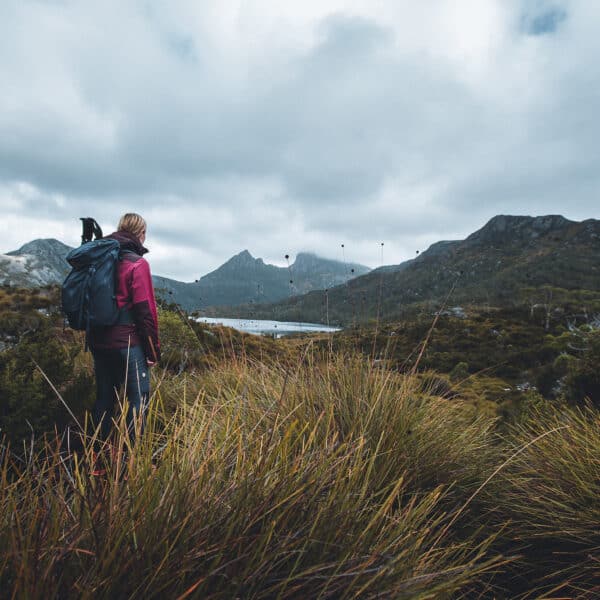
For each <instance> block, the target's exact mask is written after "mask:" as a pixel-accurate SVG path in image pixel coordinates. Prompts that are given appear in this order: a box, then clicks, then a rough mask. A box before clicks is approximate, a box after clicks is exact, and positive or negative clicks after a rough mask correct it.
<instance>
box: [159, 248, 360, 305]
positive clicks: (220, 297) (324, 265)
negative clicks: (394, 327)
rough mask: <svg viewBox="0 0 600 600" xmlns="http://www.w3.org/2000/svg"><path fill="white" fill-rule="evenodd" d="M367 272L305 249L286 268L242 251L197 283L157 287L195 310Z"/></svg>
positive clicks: (272, 297)
mask: <svg viewBox="0 0 600 600" xmlns="http://www.w3.org/2000/svg"><path fill="white" fill-rule="evenodd" d="M369 271H370V269H369V268H368V267H365V266H364V265H359V264H355V263H350V264H348V263H342V262H340V261H336V260H331V259H326V258H321V257H319V256H317V255H315V254H312V253H308V252H301V253H299V254H298V255H297V256H296V260H295V261H294V263H292V264H291V265H290V266H289V267H277V266H275V265H270V264H267V263H265V262H264V261H263V260H262V258H254V257H253V256H252V255H251V254H250V252H248V250H243V251H242V252H240V253H239V254H236V255H235V256H232V257H231V258H230V259H229V260H228V261H227V262H225V263H224V264H222V265H221V266H220V267H219V268H218V269H215V270H214V271H212V272H211V273H208V274H207V275H205V276H204V277H201V278H200V280H199V281H198V282H196V283H188V284H182V285H179V286H177V285H173V284H169V283H168V282H164V281H163V282H162V285H161V281H159V280H157V281H156V286H157V288H158V290H159V293H161V294H162V295H163V296H165V294H164V291H163V289H165V290H166V292H167V294H168V296H170V297H172V298H174V299H175V301H176V302H177V303H178V304H180V305H181V306H182V307H183V308H185V309H186V310H194V309H198V308H205V307H208V306H237V305H239V304H243V303H255V302H256V303H264V302H276V301H278V300H281V299H283V298H289V297H290V296H297V295H302V294H305V293H307V292H310V291H312V290H317V289H325V288H328V287H334V286H336V285H340V284H341V283H345V282H346V281H349V280H350V279H352V278H353V277H357V276H358V275H362V274H365V273H368V272H369ZM182 286H183V287H182ZM169 292H170V293H169Z"/></svg>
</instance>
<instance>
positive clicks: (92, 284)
mask: <svg viewBox="0 0 600 600" xmlns="http://www.w3.org/2000/svg"><path fill="white" fill-rule="evenodd" d="M66 260H67V262H68V263H69V264H70V265H71V266H72V267H73V268H72V270H71V272H70V273H69V274H68V275H67V278H66V279H65V281H64V283H63V286H62V309H63V312H64V313H65V314H66V316H67V320H68V322H69V325H70V326H71V327H72V328H73V329H78V330H80V331H86V332H87V333H89V331H90V328H92V327H106V326H111V325H116V324H117V323H121V322H131V321H126V320H125V319H124V317H126V316H128V313H126V312H124V311H120V310H119V309H118V307H117V301H116V283H117V265H118V262H119V260H120V246H119V242H117V240H111V239H96V240H94V241H89V242H86V243H84V244H82V245H81V246H79V247H78V248H75V249H73V250H71V251H70V252H69V253H68V254H67V257H66Z"/></svg>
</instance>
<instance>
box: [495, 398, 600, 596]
mask: <svg viewBox="0 0 600 600" xmlns="http://www.w3.org/2000/svg"><path fill="white" fill-rule="evenodd" d="M599 419H600V417H599V413H598V411H597V410H596V409H594V408H592V407H589V408H583V409H581V408H567V407H562V408H560V409H558V410H549V409H548V408H547V407H546V408H539V409H537V410H536V411H535V412H534V414H531V415H529V418H528V419H527V421H526V422H525V423H524V424H522V425H520V426H517V427H515V428H514V429H513V432H512V436H511V437H510V438H509V440H507V441H508V442H509V443H510V445H511V446H512V447H513V448H519V447H522V446H524V445H525V444H526V443H527V441H528V440H531V439H534V438H536V437H538V436H540V435H542V434H543V433H544V432H547V431H552V430H554V432H553V433H552V435H547V436H544V437H543V439H540V440H539V441H538V442H537V443H535V444H531V445H529V446H528V447H527V448H526V449H525V450H524V451H523V452H522V453H520V454H519V456H518V457H516V458H515V460H514V461H512V462H511V464H510V465H509V466H508V467H507V469H506V471H505V472H504V474H503V477H502V482H501V485H502V487H503V492H502V505H501V506H500V507H499V511H500V514H501V519H503V520H506V521H509V522H510V523H511V525H510V527H508V528H507V529H506V531H505V537H504V539H503V541H504V542H505V543H511V544H512V545H513V546H519V545H520V551H521V552H522V554H523V558H522V560H521V564H520V565H519V571H520V572H522V573H529V574H530V575H531V580H530V582H529V587H530V594H529V595H528V597H538V596H539V595H541V594H548V595H551V594H552V595H565V594H566V595H568V596H569V597H575V598H597V597H598V596H599V595H600V500H599V499H600V427H599V425H600V420H599Z"/></svg>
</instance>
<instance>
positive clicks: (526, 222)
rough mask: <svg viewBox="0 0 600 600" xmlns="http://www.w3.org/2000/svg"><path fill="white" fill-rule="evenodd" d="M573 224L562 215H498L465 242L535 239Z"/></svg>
mask: <svg viewBox="0 0 600 600" xmlns="http://www.w3.org/2000/svg"><path fill="white" fill-rule="evenodd" d="M573 224H574V221H569V220H568V219H565V218H564V217H563V216H562V215H543V216H540V217H528V216H516V215H497V216H495V217H493V218H492V219H490V220H489V221H488V222H487V223H486V224H485V225H484V226H483V227H482V228H481V229H479V230H477V231H476V232H475V233H472V234H471V235H470V236H469V237H468V238H467V239H466V240H465V242H468V243H493V242H500V241H506V240H511V239H521V240H527V239H534V238H536V237H538V236H540V235H544V234H547V233H551V232H555V231H558V230H561V229H564V228H565V227H568V226H570V225H573Z"/></svg>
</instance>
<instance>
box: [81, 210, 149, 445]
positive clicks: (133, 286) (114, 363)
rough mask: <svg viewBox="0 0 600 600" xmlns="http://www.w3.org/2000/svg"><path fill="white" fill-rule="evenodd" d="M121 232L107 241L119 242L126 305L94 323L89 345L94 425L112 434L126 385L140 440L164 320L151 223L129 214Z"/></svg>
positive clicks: (120, 298)
mask: <svg viewBox="0 0 600 600" xmlns="http://www.w3.org/2000/svg"><path fill="white" fill-rule="evenodd" d="M117 229H118V230H117V231H116V232H115V233H112V234H111V235H108V236H106V238H104V239H113V240H116V241H118V242H119V246H120V260H119V262H118V265H117V283H116V301H117V306H118V308H119V309H120V313H119V319H118V321H117V323H116V324H115V325H111V326H106V327H92V328H91V329H90V331H89V347H90V350H91V351H92V355H93V357H94V369H95V372H96V402H95V404H94V408H93V411H92V418H93V422H94V426H95V427H98V425H100V436H101V438H102V439H103V440H106V439H107V438H108V436H109V435H110V431H111V426H112V418H113V413H114V405H115V400H116V399H117V392H118V389H119V388H120V387H121V385H123V384H125V387H126V393H127V398H128V401H129V407H128V411H127V428H128V431H129V437H130V440H131V441H132V442H133V441H135V427H136V425H135V423H136V418H139V420H140V421H139V427H140V430H139V431H140V433H141V432H142V431H143V427H144V421H145V412H146V408H147V404H148V398H149V396H150V373H149V368H150V367H152V366H153V365H155V364H156V363H157V362H158V361H159V360H160V343H159V339H158V318H157V312H156V301H155V299H154V288H153V286H152V276H151V274H150V266H149V265H148V262H147V261H146V260H145V259H144V258H143V255H144V254H146V253H147V252H148V250H147V249H146V248H144V246H143V244H144V242H145V240H146V221H144V219H143V218H142V217H141V216H140V215H138V214H136V213H127V214H125V215H123V216H122V217H121V219H120V221H119V226H118V228H117Z"/></svg>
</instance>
